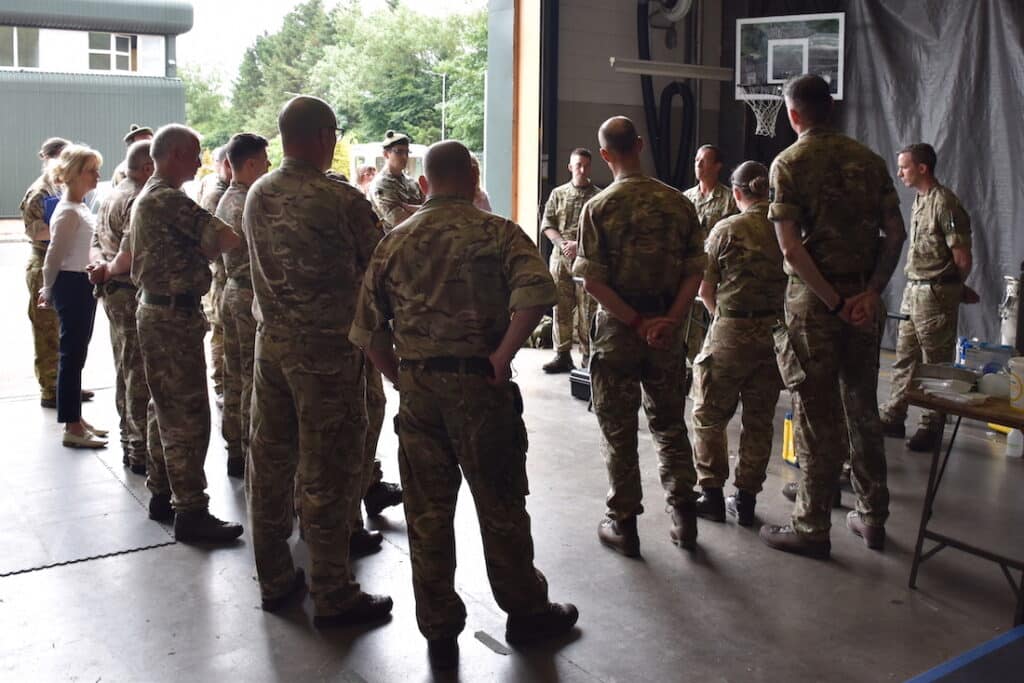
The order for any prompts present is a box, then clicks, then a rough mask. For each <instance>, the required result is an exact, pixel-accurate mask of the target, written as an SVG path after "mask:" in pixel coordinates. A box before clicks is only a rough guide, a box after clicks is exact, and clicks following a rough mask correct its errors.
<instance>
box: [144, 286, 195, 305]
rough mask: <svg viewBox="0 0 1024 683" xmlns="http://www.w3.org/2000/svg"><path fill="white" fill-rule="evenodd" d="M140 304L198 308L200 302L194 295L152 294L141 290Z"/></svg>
mask: <svg viewBox="0 0 1024 683" xmlns="http://www.w3.org/2000/svg"><path fill="white" fill-rule="evenodd" d="M140 299H141V301H142V303H144V304H147V305H149V306H168V307H170V308H199V304H200V300H199V297H198V296H196V295H195V294H174V295H172V296H167V295H165V294H153V293H152V292H147V291H146V290H142V296H141V297H140Z"/></svg>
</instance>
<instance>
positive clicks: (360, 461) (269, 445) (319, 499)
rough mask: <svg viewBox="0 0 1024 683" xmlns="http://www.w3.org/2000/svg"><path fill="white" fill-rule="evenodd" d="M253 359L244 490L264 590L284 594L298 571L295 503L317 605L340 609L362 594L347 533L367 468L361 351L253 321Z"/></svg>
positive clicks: (340, 340) (323, 611) (320, 609)
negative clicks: (291, 541) (292, 540)
mask: <svg viewBox="0 0 1024 683" xmlns="http://www.w3.org/2000/svg"><path fill="white" fill-rule="evenodd" d="M255 358H256V362H255V366H254V374H253V389H252V391H253V395H252V416H251V419H252V441H251V443H250V444H249V460H248V463H247V467H246V489H247V492H248V500H249V519H250V529H251V530H252V543H253V551H254V554H255V556H256V572H257V574H258V575H259V582H260V591H261V592H262V594H263V595H264V596H265V597H274V596H278V595H281V594H282V593H284V592H285V591H286V590H287V589H288V587H289V586H290V585H291V582H292V580H293V578H294V575H295V566H294V562H293V560H292V555H291V551H290V549H289V547H288V538H289V537H290V536H291V533H292V527H293V518H294V507H295V504H297V507H298V508H299V511H300V520H301V524H302V530H303V536H304V537H305V540H306V546H307V547H308V548H309V555H310V558H311V561H312V570H311V584H312V585H311V593H312V596H313V601H314V603H315V605H316V612H317V614H318V615H320V616H327V615H331V614H336V613H338V612H340V611H342V610H344V609H346V608H348V607H349V606H350V605H351V603H352V601H353V600H354V599H356V597H357V596H358V594H359V584H358V583H356V582H355V580H354V578H353V574H352V571H351V567H350V563H349V553H348V540H349V537H350V536H351V533H352V519H353V518H354V517H355V515H356V514H357V512H358V509H357V508H358V505H359V501H360V499H361V498H362V495H363V491H362V490H361V486H362V483H363V476H364V472H365V470H366V463H365V462H364V461H365V450H364V449H365V439H366V401H365V395H364V392H365V385H364V372H363V355H362V353H361V352H360V351H359V350H358V349H356V348H355V347H353V346H351V345H350V344H349V343H348V341H347V340H345V339H344V335H331V336H309V335H303V334H301V333H296V332H289V333H282V334H276V333H274V332H272V331H270V330H267V329H266V328H257V332H256V354H255ZM293 492H295V495H297V497H298V500H297V501H294V503H293V500H294V499H293Z"/></svg>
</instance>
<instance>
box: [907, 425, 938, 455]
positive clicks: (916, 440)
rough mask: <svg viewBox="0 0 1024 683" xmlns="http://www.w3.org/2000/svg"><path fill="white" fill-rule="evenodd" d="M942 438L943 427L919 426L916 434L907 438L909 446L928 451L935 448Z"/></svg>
mask: <svg viewBox="0 0 1024 683" xmlns="http://www.w3.org/2000/svg"><path fill="white" fill-rule="evenodd" d="M941 438H942V428H941V427H918V428H917V431H916V432H914V435H913V436H912V437H910V438H909V439H907V448H909V449H910V450H912V451H918V452H921V453H927V452H928V451H931V450H934V449H935V446H936V445H938V442H939V440H940V439H941Z"/></svg>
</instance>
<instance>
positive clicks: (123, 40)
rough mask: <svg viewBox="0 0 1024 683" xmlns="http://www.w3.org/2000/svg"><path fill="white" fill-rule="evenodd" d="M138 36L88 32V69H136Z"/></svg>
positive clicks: (137, 66) (137, 67)
mask: <svg viewBox="0 0 1024 683" xmlns="http://www.w3.org/2000/svg"><path fill="white" fill-rule="evenodd" d="M138 49H139V38H138V36H126V35H123V34H119V33H96V32H90V33H89V70H90V71H138V69H139V65H138Z"/></svg>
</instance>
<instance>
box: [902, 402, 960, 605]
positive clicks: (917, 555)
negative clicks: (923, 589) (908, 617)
mask: <svg viewBox="0 0 1024 683" xmlns="http://www.w3.org/2000/svg"><path fill="white" fill-rule="evenodd" d="M937 418H938V419H939V420H940V421H941V424H942V433H941V434H940V435H939V438H938V439H937V440H936V441H935V448H934V449H932V465H931V468H930V469H929V471H928V488H927V489H926V491H925V495H924V505H923V506H922V508H921V526H920V527H919V528H918V530H917V545H916V546H915V547H914V562H913V564H911V565H910V582H909V585H910V587H911V588H917V569H918V567H920V566H921V549H922V548H923V547H924V532H925V529H927V528H928V520H929V519H930V518H931V516H932V503H933V502H934V501H935V492H936V490H937V489H938V472H939V458H940V457H941V455H942V437H943V436H944V435H945V433H946V416H945V415H938V416H937ZM952 446H953V444H952V443H951V444H950V447H952Z"/></svg>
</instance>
